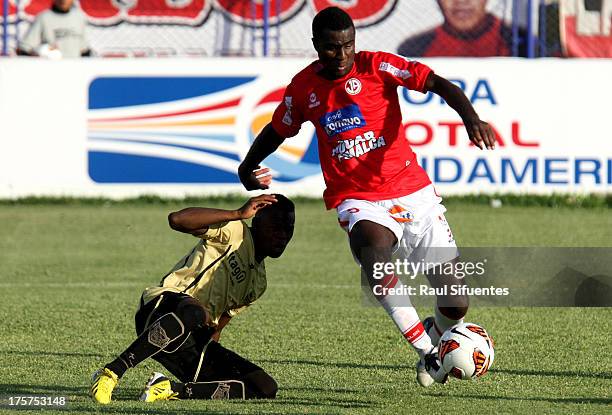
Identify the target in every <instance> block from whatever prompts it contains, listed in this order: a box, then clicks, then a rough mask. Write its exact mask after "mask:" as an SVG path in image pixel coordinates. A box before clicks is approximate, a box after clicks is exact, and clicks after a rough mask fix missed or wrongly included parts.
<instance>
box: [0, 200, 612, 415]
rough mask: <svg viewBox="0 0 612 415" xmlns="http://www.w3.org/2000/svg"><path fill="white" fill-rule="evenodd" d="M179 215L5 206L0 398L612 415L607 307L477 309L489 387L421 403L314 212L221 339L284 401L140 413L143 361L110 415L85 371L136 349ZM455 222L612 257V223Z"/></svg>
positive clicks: (578, 213) (525, 211)
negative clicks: (169, 221) (138, 310)
mask: <svg viewBox="0 0 612 415" xmlns="http://www.w3.org/2000/svg"><path fill="white" fill-rule="evenodd" d="M217 203H218V205H219V206H227V205H224V204H223V203H224V202H223V201H218V202H217ZM179 207H183V206H179V205H171V204H170V205H155V204H154V205H128V206H125V205H122V206H113V205H111V206H50V205H37V206H27V205H26V206H24V205H15V206H2V207H0V229H2V232H1V233H0V264H2V267H1V269H0V287H1V288H2V292H3V295H2V302H1V303H0V318H2V336H0V373H2V376H1V377H0V379H1V380H0V397H3V398H4V397H6V396H9V395H19V394H33V393H35V394H44V395H66V396H68V397H69V400H70V402H69V404H68V407H67V408H66V411H67V412H72V413H121V414H136V413H144V412H145V411H146V412H147V413H160V414H170V413H178V414H181V413H185V414H187V413H196V414H198V413H245V414H248V413H252V414H259V413H277V414H292V413H321V414H329V413H332V414H333V413H407V412H410V413H413V412H415V411H418V412H421V411H423V412H424V413H442V412H444V413H448V411H449V410H452V412H457V413H470V414H472V413H473V414H480V413H483V414H484V413H487V414H489V413H491V412H492V411H493V412H495V413H524V412H527V411H529V412H531V413H594V414H595V413H596V414H600V413H605V411H606V410H609V407H610V403H612V400H611V396H610V384H611V379H612V363H611V362H610V359H609V352H608V350H609V346H608V344H609V333H610V328H611V327H610V324H611V323H610V321H612V310H611V309H609V308H605V309H575V308H574V309H572V308H566V309H551V308H534V309H531V308H477V309H473V310H471V311H470V313H469V314H468V316H469V320H471V321H474V322H477V323H480V324H482V325H483V326H484V327H486V328H487V329H488V330H489V331H490V332H491V333H492V335H493V336H494V338H495V340H496V361H495V363H494V366H493V368H492V370H491V372H490V373H489V374H487V376H486V377H484V378H483V379H481V380H479V381H478V382H459V381H455V382H451V383H450V384H449V385H446V386H444V387H439V386H437V387H432V388H429V389H422V388H419V387H418V385H417V384H416V383H415V381H414V368H413V365H414V361H415V354H414V353H413V352H412V351H411V350H410V349H409V347H408V345H407V344H406V343H405V341H404V340H402V339H401V338H400V336H399V335H398V333H397V331H396V329H395V327H394V326H393V323H392V322H391V321H390V320H389V319H388V318H387V317H386V316H385V314H384V312H383V311H382V310H381V309H377V308H365V307H363V306H361V301H360V291H359V286H358V282H357V281H358V270H357V268H356V266H355V264H354V263H353V261H352V259H351V256H350V253H349V250H348V245H347V243H346V236H345V235H344V233H343V232H342V231H341V230H340V229H339V227H338V226H337V222H336V218H335V215H334V214H333V212H325V211H324V208H323V206H322V205H321V204H316V203H299V204H298V206H297V208H298V211H297V218H296V232H295V237H294V240H293V241H292V243H291V245H290V246H289V248H288V249H287V252H286V254H285V255H284V256H283V257H282V258H280V259H279V260H268V261H267V269H268V281H269V288H268V291H267V292H266V294H265V295H264V296H263V298H262V299H261V300H259V301H258V302H257V303H256V304H255V305H254V306H253V307H251V309H250V310H247V311H246V312H245V313H243V314H242V315H241V316H239V317H237V318H236V319H235V321H233V322H232V323H230V326H228V328H227V329H226V330H225V332H224V335H223V337H222V343H223V344H224V345H225V346H226V347H229V348H230V349H232V350H234V351H236V352H237V353H239V354H241V355H243V356H245V357H247V358H249V359H250V360H253V361H254V362H255V363H257V364H259V365H260V366H262V367H263V368H264V369H266V370H267V371H268V372H269V373H271V374H272V375H273V376H274V377H275V378H276V379H277V380H278V383H279V385H280V391H279V396H278V399H277V400H274V401H247V402H210V401H180V402H162V403H157V404H153V405H146V404H144V403H140V402H137V401H136V400H135V399H137V397H138V395H139V393H140V391H141V388H142V387H143V385H144V383H145V382H146V379H147V377H148V375H149V373H150V372H151V371H152V370H160V369H163V368H161V367H160V366H159V365H158V364H157V363H155V362H153V361H147V362H145V363H143V364H142V365H141V366H139V367H138V368H136V369H134V370H132V371H130V372H128V374H127V375H126V376H125V377H124V379H122V381H121V383H120V386H119V388H118V389H117V390H116V393H115V396H114V402H113V403H112V404H111V405H109V406H107V407H101V406H98V405H96V404H94V403H93V402H91V401H90V399H89V398H88V396H87V390H88V387H89V376H90V374H91V372H93V371H94V370H95V369H96V368H98V367H99V366H100V365H102V364H104V363H106V362H108V361H109V360H111V359H112V358H113V357H114V356H115V355H116V354H117V353H119V352H120V351H121V350H122V349H123V348H124V347H125V346H127V345H128V344H129V343H130V342H131V341H132V340H133V338H134V328H133V312H134V310H135V307H136V304H137V301H138V298H139V296H140V293H141V291H142V289H143V288H144V287H146V286H149V285H155V284H157V283H158V282H159V279H160V278H161V276H163V275H164V274H165V273H166V272H167V270H168V269H169V268H170V267H171V266H172V265H173V264H174V263H175V262H176V261H178V260H179V259H180V258H181V256H182V255H184V254H185V253H186V252H187V251H188V250H189V249H190V248H191V247H192V245H193V244H194V243H195V241H194V240H193V238H192V237H190V236H188V235H182V234H179V233H176V232H173V231H171V230H170V229H169V228H168V227H167V225H166V215H167V213H168V212H169V211H170V210H172V209H177V208H179ZM230 207H233V208H235V207H237V206H236V205H231V206H230ZM448 207H449V212H448V214H447V218H448V220H449V223H450V224H451V226H452V228H453V231H454V234H455V236H456V238H457V240H458V243H459V244H460V245H462V246H487V245H489V246H612V241H611V240H610V236H609V233H608V231H607V230H608V229H610V228H611V225H612V222H611V221H612V219H611V217H610V214H609V210H607V209H588V210H586V209H585V210H581V209H576V208H571V209H570V208H560V209H548V208H541V207H503V208H501V209H490V208H488V207H485V206H478V205H473V204H466V203H450V204H449V206H448ZM429 313H430V310H421V316H422V317H424V316H426V315H428V314H429ZM0 412H6V413H11V412H12V411H10V410H8V409H6V407H4V408H0ZM28 412H29V411H25V413H28ZM31 412H32V413H40V411H35V410H32V411H31ZM63 412H65V411H57V410H51V409H47V410H45V411H44V413H63Z"/></svg>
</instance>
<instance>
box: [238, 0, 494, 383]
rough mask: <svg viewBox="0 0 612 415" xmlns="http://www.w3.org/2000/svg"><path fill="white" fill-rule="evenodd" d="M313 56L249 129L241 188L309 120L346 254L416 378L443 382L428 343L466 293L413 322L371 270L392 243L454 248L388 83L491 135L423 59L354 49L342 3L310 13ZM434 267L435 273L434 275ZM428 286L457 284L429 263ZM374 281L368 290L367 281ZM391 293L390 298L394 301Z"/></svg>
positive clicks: (258, 183) (484, 137)
mask: <svg viewBox="0 0 612 415" xmlns="http://www.w3.org/2000/svg"><path fill="white" fill-rule="evenodd" d="M312 30H313V39H312V40H313V44H314V47H315V49H316V51H317V53H318V56H319V59H318V60H317V61H315V62H313V63H311V64H310V65H308V66H307V67H306V68H305V69H303V70H302V71H301V72H299V73H298V74H297V75H296V76H295V77H294V78H293V80H292V81H291V83H290V84H289V85H288V86H287V88H286V90H285V95H284V97H283V101H282V102H281V104H280V105H279V106H278V108H277V109H276V111H275V112H274V115H273V118H272V121H271V122H270V123H269V124H268V125H266V126H265V127H264V128H263V130H262V131H261V133H260V134H259V135H258V136H257V138H256V139H255V141H254V142H253V145H252V146H251V148H250V150H249V152H248V154H247V155H246V157H245V159H244V161H243V162H242V163H241V165H240V167H239V169H238V174H239V176H240V180H241V181H242V183H243V184H244V186H245V187H246V188H247V189H248V190H254V189H267V188H268V187H269V185H270V183H271V180H272V178H271V176H270V175H269V174H268V173H269V169H267V168H263V169H262V168H260V166H259V164H260V163H261V162H262V161H263V160H264V159H265V158H266V157H267V156H269V155H270V154H272V153H273V152H274V151H275V150H276V149H277V148H278V147H279V146H280V145H281V143H282V142H283V141H284V140H285V139H286V138H289V137H292V136H295V135H296V134H297V133H298V131H299V130H300V127H301V125H302V123H304V122H306V121H310V122H311V123H312V124H314V126H315V128H316V132H317V139H318V146H319V158H320V161H321V168H322V170H323V177H324V179H325V183H326V186H327V189H326V190H325V192H324V194H323V197H324V200H325V205H326V207H327V208H328V209H332V208H335V209H336V210H337V212H338V221H339V223H340V225H341V226H342V227H343V228H344V229H345V230H346V231H347V232H348V236H349V243H350V247H351V250H352V252H353V255H354V257H355V259H356V260H357V261H358V263H359V264H360V265H361V267H362V271H363V272H364V273H365V275H366V276H367V280H368V282H369V284H370V287H371V288H372V290H373V292H374V294H375V296H376V298H377V300H378V301H379V302H380V303H381V305H382V306H383V307H384V308H385V310H386V311H387V313H388V314H389V316H390V317H391V319H392V320H393V321H394V322H395V324H396V325H397V327H398V328H399V330H400V331H401V333H402V334H403V335H404V337H405V338H406V339H407V340H408V342H410V344H411V345H412V346H413V347H414V348H415V350H416V351H417V353H418V354H419V360H418V362H417V380H418V381H419V383H420V384H421V385H423V386H429V385H431V384H432V383H433V382H434V381H437V382H444V381H445V379H446V373H444V371H443V370H442V369H441V368H440V366H439V361H438V357H437V348H436V347H435V345H436V344H437V342H438V340H439V336H440V334H441V333H442V332H444V330H446V329H447V328H449V327H450V326H452V325H454V324H457V323H458V322H461V321H462V319H463V316H464V315H465V313H466V312H467V307H468V299H467V297H466V296H452V297H448V296H445V297H444V298H442V297H441V296H438V298H437V306H436V307H435V317H430V318H428V319H426V320H425V322H424V323H425V325H424V324H423V323H421V321H420V319H419V316H418V314H417V312H416V310H415V308H414V307H412V305H411V303H410V300H409V297H408V296H405V295H403V296H400V297H399V298H398V296H396V295H393V296H391V295H385V294H384V292H381V290H380V288H384V289H385V290H386V291H385V292H389V291H388V289H390V288H394V287H400V286H401V282H400V281H399V280H398V278H397V276H396V275H395V273H393V272H391V273H387V274H386V275H383V276H382V277H381V276H380V273H378V274H377V272H376V271H377V270H378V271H380V269H379V268H377V267H378V266H379V265H380V264H383V263H388V262H391V260H392V255H393V253H394V251H395V250H396V249H397V248H398V247H401V248H402V249H403V250H404V252H405V253H406V254H405V255H406V257H407V258H408V259H409V260H410V261H411V262H413V263H418V262H420V261H422V262H425V261H426V262H428V263H431V262H436V263H441V264H447V263H449V262H451V263H453V262H455V261H457V258H458V251H457V247H456V245H455V241H454V239H453V236H452V233H451V231H450V228H449V226H448V223H447V222H446V220H445V218H444V212H445V211H446V209H445V208H444V206H443V205H441V204H440V202H441V201H442V199H441V198H440V197H439V196H438V195H437V194H436V192H435V190H434V188H433V185H432V184H431V181H430V179H429V177H428V176H427V173H425V171H424V170H423V169H422V168H421V167H420V166H419V165H418V163H417V160H416V156H415V154H414V152H413V151H412V149H411V148H410V145H409V144H408V141H407V140H406V139H405V137H404V136H403V134H402V133H401V121H402V115H401V112H400V106H399V99H398V94H397V87H398V86H403V87H405V88H409V89H413V90H417V91H421V92H426V91H432V92H434V93H436V94H438V95H439V96H441V97H442V98H444V100H445V101H446V102H447V103H448V104H449V105H450V106H451V107H452V108H453V109H455V110H456V111H457V113H459V115H460V116H461V118H462V119H463V122H464V124H465V127H466V129H467V132H468V135H469V138H470V140H471V141H472V142H473V143H474V144H475V145H476V146H477V147H479V148H480V149H483V148H487V149H493V148H494V146H495V136H494V133H493V131H492V129H491V128H490V127H489V125H488V124H487V123H485V122H483V121H481V120H480V118H479V117H478V115H477V114H476V112H475V111H474V108H473V107H472V105H471V104H470V102H469V100H468V99H467V98H466V96H465V95H464V94H463V92H462V91H461V89H460V88H458V87H457V86H455V85H454V84H452V83H451V82H449V81H448V80H446V79H444V78H442V77H440V76H438V75H436V74H434V72H433V71H432V70H431V69H430V68H428V67H427V66H425V65H423V64H421V63H418V62H415V61H409V60H406V59H404V58H402V57H400V56H397V55H393V54H390V53H384V52H365V51H364V52H359V53H355V26H354V24H353V21H352V19H351V18H350V16H349V15H348V14H347V13H346V12H344V11H343V10H342V9H339V8H336V7H330V8H327V9H324V10H322V11H321V12H319V13H318V14H317V15H316V16H315V18H314V20H313V22H312ZM438 274H439V275H438ZM427 276H428V278H429V280H430V283H431V284H432V286H433V287H440V286H443V285H450V284H455V285H456V284H457V280H456V279H454V277H453V276H452V275H445V274H442V273H437V272H435V271H434V270H431V269H430V270H428V272H427ZM376 286H378V288H379V290H378V291H376V290H375V287H376ZM398 300H399V301H398Z"/></svg>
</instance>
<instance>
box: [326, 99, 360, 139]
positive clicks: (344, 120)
mask: <svg viewBox="0 0 612 415" xmlns="http://www.w3.org/2000/svg"><path fill="white" fill-rule="evenodd" d="M319 124H321V127H323V129H324V130H325V132H326V133H327V135H328V136H329V137H333V136H335V135H336V134H339V133H343V132H345V131H349V130H352V129H353V128H359V127H363V126H364V125H366V122H365V118H363V115H362V114H361V110H360V109H359V105H357V104H351V105H348V106H346V107H344V108H340V109H338V110H334V111H331V112H328V113H326V114H325V115H323V116H322V117H321V118H319Z"/></svg>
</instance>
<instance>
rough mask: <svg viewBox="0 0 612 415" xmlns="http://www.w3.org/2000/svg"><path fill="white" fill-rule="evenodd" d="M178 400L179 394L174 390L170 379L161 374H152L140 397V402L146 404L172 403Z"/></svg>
mask: <svg viewBox="0 0 612 415" xmlns="http://www.w3.org/2000/svg"><path fill="white" fill-rule="evenodd" d="M176 399H178V392H174V391H173V390H172V385H171V384H170V379H168V378H167V377H165V376H164V375H163V374H162V373H159V372H153V373H152V374H151V377H150V378H149V380H148V381H147V385H146V386H145V388H144V391H143V392H142V395H140V400H141V401H145V402H155V401H171V400H176Z"/></svg>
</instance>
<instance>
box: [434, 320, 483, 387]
mask: <svg viewBox="0 0 612 415" xmlns="http://www.w3.org/2000/svg"><path fill="white" fill-rule="evenodd" d="M438 353H439V357H440V362H442V367H443V368H444V370H445V371H446V372H447V373H449V374H450V375H452V376H454V377H456V378H457V379H470V380H474V379H476V378H478V377H480V376H482V375H484V374H485V373H487V370H489V368H490V367H491V364H492V363H493V359H494V357H495V352H494V350H493V339H492V338H491V336H489V333H487V331H486V330H485V329H484V328H482V327H480V326H479V325H477V324H474V323H461V324H457V325H455V326H453V327H451V328H449V329H448V330H446V331H445V332H444V334H443V335H442V337H441V338H440V344H439V345H438Z"/></svg>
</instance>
